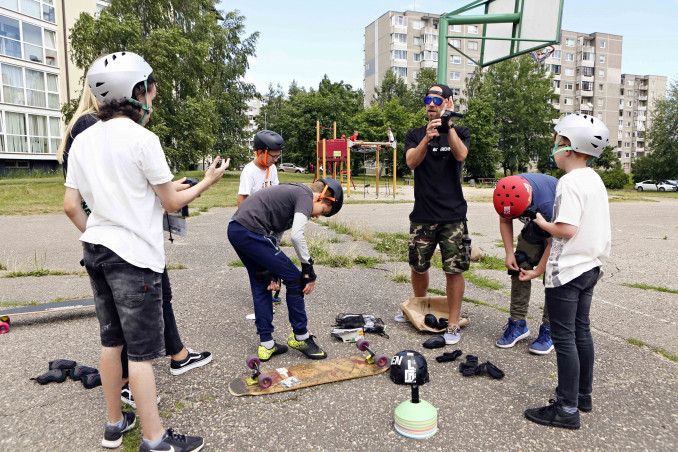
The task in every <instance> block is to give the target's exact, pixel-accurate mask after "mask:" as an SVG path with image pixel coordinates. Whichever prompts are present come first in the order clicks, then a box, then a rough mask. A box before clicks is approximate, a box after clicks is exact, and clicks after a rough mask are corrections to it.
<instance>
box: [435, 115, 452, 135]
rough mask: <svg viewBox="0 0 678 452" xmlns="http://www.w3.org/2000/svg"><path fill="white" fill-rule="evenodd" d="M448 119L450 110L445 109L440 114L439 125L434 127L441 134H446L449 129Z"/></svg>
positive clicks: (450, 117) (450, 116)
mask: <svg viewBox="0 0 678 452" xmlns="http://www.w3.org/2000/svg"><path fill="white" fill-rule="evenodd" d="M450 119H452V111H451V110H445V111H444V112H443V114H442V115H440V126H438V127H437V128H436V129H437V130H438V133H440V134H441V135H447V132H449V131H450Z"/></svg>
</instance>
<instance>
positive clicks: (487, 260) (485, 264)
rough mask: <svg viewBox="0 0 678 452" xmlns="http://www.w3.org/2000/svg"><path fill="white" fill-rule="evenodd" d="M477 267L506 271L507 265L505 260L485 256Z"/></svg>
mask: <svg viewBox="0 0 678 452" xmlns="http://www.w3.org/2000/svg"><path fill="white" fill-rule="evenodd" d="M477 265H478V266H479V267H480V268H482V269H484V270H500V271H503V270H506V264H505V263H504V260H503V259H500V258H498V257H494V256H490V255H489V254H486V255H484V256H483V258H482V259H480V261H478V264H477Z"/></svg>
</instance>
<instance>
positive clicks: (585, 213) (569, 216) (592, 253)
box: [544, 168, 612, 288]
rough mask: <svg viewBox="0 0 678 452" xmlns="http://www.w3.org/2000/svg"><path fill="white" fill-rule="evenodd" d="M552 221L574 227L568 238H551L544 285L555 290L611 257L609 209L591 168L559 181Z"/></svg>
mask: <svg viewBox="0 0 678 452" xmlns="http://www.w3.org/2000/svg"><path fill="white" fill-rule="evenodd" d="M553 222H554V223H567V224H571V225H574V226H577V228H578V229H577V233H576V234H575V235H574V236H573V237H572V238H569V239H561V238H556V237H553V239H552V240H551V254H550V255H549V259H548V262H547V264H546V273H545V274H544V285H545V286H546V287H549V288H551V287H558V286H562V285H563V284H567V283H568V282H570V281H572V280H573V279H575V278H577V277H578V276H580V275H581V274H582V273H584V272H587V271H589V270H591V269H592V268H595V267H599V266H601V265H603V263H604V262H605V261H606V260H607V258H608V257H609V256H610V247H611V242H612V233H611V231H610V206H609V204H608V199H607V190H606V189H605V185H604V184H603V181H602V180H601V179H600V176H598V174H596V172H595V171H593V170H592V169H591V168H580V169H575V170H572V171H570V172H569V173H567V174H565V175H564V176H563V177H561V178H560V180H559V181H558V185H557V186H556V199H555V202H554V204H553Z"/></svg>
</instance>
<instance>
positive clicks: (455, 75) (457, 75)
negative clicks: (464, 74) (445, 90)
mask: <svg viewBox="0 0 678 452" xmlns="http://www.w3.org/2000/svg"><path fill="white" fill-rule="evenodd" d="M450 80H461V72H450Z"/></svg>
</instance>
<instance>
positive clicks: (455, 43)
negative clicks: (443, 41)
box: [450, 39, 461, 49]
mask: <svg viewBox="0 0 678 452" xmlns="http://www.w3.org/2000/svg"><path fill="white" fill-rule="evenodd" d="M450 42H451V44H452V47H456V48H457V49H459V48H461V39H453V40H452V41H450Z"/></svg>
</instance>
